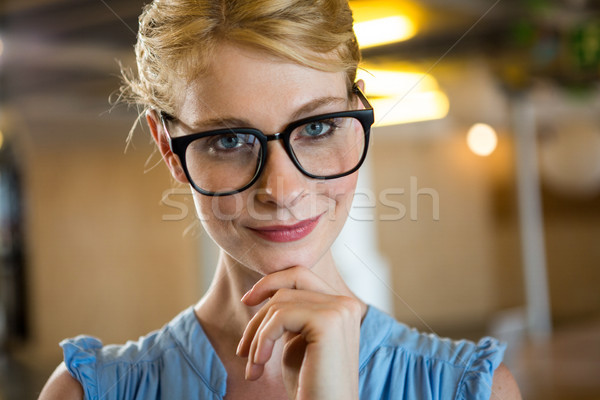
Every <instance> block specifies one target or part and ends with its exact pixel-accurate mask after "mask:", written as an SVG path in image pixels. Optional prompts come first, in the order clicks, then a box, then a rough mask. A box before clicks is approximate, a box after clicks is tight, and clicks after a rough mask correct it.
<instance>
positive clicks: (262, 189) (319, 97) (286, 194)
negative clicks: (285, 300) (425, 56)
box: [169, 45, 357, 274]
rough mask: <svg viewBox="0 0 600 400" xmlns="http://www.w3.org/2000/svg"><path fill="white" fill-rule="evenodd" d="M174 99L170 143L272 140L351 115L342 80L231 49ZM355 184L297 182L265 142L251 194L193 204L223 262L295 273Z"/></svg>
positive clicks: (317, 252) (330, 236) (280, 150)
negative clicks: (210, 138)
mask: <svg viewBox="0 0 600 400" xmlns="http://www.w3.org/2000/svg"><path fill="white" fill-rule="evenodd" d="M179 93H180V96H179V97H178V99H177V104H176V110H177V118H178V120H179V121H178V122H177V123H175V124H173V125H172V126H171V127H170V128H169V130H170V133H171V135H173V136H181V135H185V134H190V133H194V132H200V131H207V130H213V129H219V128H226V127H240V126H243V127H252V128H256V129H259V130H261V131H262V132H264V133H265V134H267V135H270V134H274V133H277V132H281V131H282V130H283V129H284V128H285V127H286V125H288V124H289V123H290V122H292V121H294V120H298V119H300V118H304V117H310V116H313V115H317V114H324V113H328V112H336V111H344V110H347V109H349V108H350V107H349V100H348V94H347V87H346V81H345V74H344V73H343V72H340V73H330V72H322V71H317V70H314V69H311V68H307V67H303V66H299V65H297V64H292V63H289V62H283V61H281V60H277V59H272V58H270V57H268V56H266V55H265V54H263V53H260V52H256V51H252V50H249V49H244V48H240V47H234V46H231V45H225V46H222V47H221V48H220V50H219V52H218V53H217V54H216V57H215V58H214V64H213V68H212V70H211V72H210V73H209V74H208V76H203V77H202V78H201V79H198V80H197V81H196V82H194V84H193V85H187V86H186V87H185V88H184V89H183V90H181V91H179ZM352 104H356V102H355V101H354V99H352ZM352 108H355V107H352ZM175 175H176V176H177V174H175ZM178 176H179V177H181V174H179V175H178ZM225 178H226V177H224V179H225ZM356 180H357V174H356V173H354V174H352V175H350V176H346V177H343V178H338V179H333V180H325V181H317V180H314V179H311V178H309V177H307V176H305V175H303V174H302V173H301V172H300V171H299V170H298V169H297V168H296V167H295V166H294V164H293V163H292V161H291V160H290V158H289V156H288V155H287V153H286V151H285V149H284V147H283V142H282V141H280V140H277V141H273V142H269V144H268V157H267V161H266V165H265V167H264V170H263V172H262V175H261V177H260V178H259V180H258V181H257V182H256V183H255V184H254V185H253V186H252V187H250V188H249V189H246V190H245V191H243V192H241V193H238V194H234V195H229V196H222V197H209V196H204V195H201V194H200V193H197V192H196V191H193V196H194V202H195V205H196V209H197V213H198V216H199V217H200V219H201V221H202V224H203V226H204V228H205V230H206V232H208V234H209V235H210V236H211V237H212V238H213V240H214V241H215V242H216V243H217V244H218V245H219V246H220V247H221V249H222V250H223V251H224V255H225V257H230V258H231V259H233V260H235V261H237V262H239V263H241V264H243V265H245V266H246V267H248V268H250V269H252V270H254V271H256V272H259V273H260V274H269V273H272V272H275V271H278V270H282V269H285V268H288V267H291V266H296V265H300V266H304V267H307V268H313V267H314V266H315V265H316V264H317V263H318V262H319V261H320V260H321V259H322V257H323V256H324V255H325V254H326V253H327V252H328V251H329V248H330V246H331V244H332V243H333V241H334V240H335V238H336V237H337V235H338V233H339V231H340V230H341V228H342V226H343V224H344V222H345V220H346V218H347V215H348V211H349V209H350V204H351V202H352V197H353V194H354V189H355V186H356ZM233 260H229V261H233Z"/></svg>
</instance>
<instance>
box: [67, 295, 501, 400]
mask: <svg viewBox="0 0 600 400" xmlns="http://www.w3.org/2000/svg"><path fill="white" fill-rule="evenodd" d="M60 345H61V346H62V348H63V351H64V357H65V364H66V365H67V368H68V370H69V372H70V373H71V375H73V377H75V378H76V379H77V380H78V381H79V382H81V384H82V386H83V390H84V393H85V398H86V399H87V400H113V399H114V400H117V399H118V400H150V399H152V400H154V399H169V400H171V399H173V400H175V399H186V400H187V399H202V400H204V399H211V400H212V399H214V400H216V399H222V398H223V396H225V393H226V390H227V385H226V383H227V372H226V371H225V368H224V366H223V364H222V363H221V361H220V360H219V358H218V356H217V354H216V353H215V351H214V349H213V347H212V345H211V344H210V342H209V341H208V338H207V337H206V335H205V333H204V331H203V330H202V326H201V325H200V323H199V322H198V320H197V319H196V316H195V314H194V310H193V308H192V307H190V308H188V309H186V310H185V311H183V312H182V313H181V314H179V315H178V316H177V317H175V319H173V320H172V321H171V322H169V323H168V324H167V325H165V326H164V327H163V328H162V329H161V330H158V331H155V332H152V333H150V334H149V335H147V336H144V337H141V338H140V339H139V340H138V341H135V342H133V341H129V342H127V343H126V344H124V345H108V346H103V345H102V343H101V342H100V341H99V340H98V339H96V338H93V337H90V336H78V337H76V338H73V339H66V340H63V341H62V342H61V343H60ZM504 350H505V345H504V344H501V343H499V342H498V341H497V340H496V339H493V338H489V337H487V338H484V339H482V340H481V341H479V343H477V344H475V343H473V342H470V341H465V340H462V341H451V340H449V339H441V338H439V337H437V336H435V335H432V334H423V333H419V332H417V331H416V330H414V329H411V328H409V327H407V326H406V325H403V324H401V323H399V322H397V321H396V320H394V319H393V318H392V317H390V316H389V315H387V314H385V313H383V312H382V311H379V310H378V309H376V308H374V307H372V306H369V308H368V311H367V314H366V316H365V318H364V320H363V323H362V325H361V328H360V356H359V361H360V366H359V368H360V369H359V374H360V381H359V382H360V383H359V384H360V399H361V400H367V399H394V400H396V399H416V400H427V399H455V400H459V399H476V400H488V399H489V398H490V394H491V386H492V375H493V373H494V370H495V369H496V368H497V367H498V365H499V364H500V362H501V360H502V356H503V353H504Z"/></svg>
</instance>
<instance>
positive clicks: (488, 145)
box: [467, 124, 498, 157]
mask: <svg viewBox="0 0 600 400" xmlns="http://www.w3.org/2000/svg"><path fill="white" fill-rule="evenodd" d="M467 144H468V145H469V149H471V151H472V152H473V153H475V154H477V155H478V156H482V157H486V156H489V155H490V154H492V153H493V152H494V150H496V146H498V135H497V134H496V131H495V130H494V128H492V127H491V126H489V125H487V124H475V125H473V126H472V127H471V129H470V130H469V133H468V135H467Z"/></svg>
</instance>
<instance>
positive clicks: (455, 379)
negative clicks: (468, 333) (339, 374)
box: [360, 308, 508, 400]
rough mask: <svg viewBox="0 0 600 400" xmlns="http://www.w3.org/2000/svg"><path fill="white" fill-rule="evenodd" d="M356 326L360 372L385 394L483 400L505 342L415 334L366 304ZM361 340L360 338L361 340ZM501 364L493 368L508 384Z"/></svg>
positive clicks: (499, 362)
mask: <svg viewBox="0 0 600 400" xmlns="http://www.w3.org/2000/svg"><path fill="white" fill-rule="evenodd" d="M364 322H365V324H366V325H367V326H365V327H364V329H363V327H362V326H361V334H362V333H363V332H364V333H365V336H364V337H362V336H361V354H360V359H361V374H362V379H363V381H364V382H363V383H364V385H365V387H369V388H370V389H369V390H375V391H377V390H379V389H377V388H385V393H383V392H382V393H380V394H381V395H384V397H386V396H387V397H390V396H391V397H394V398H395V397H402V396H405V397H409V398H437V397H436V395H435V393H437V394H439V393H455V394H456V398H457V399H477V400H484V399H485V400H487V399H489V398H490V394H491V392H492V384H493V377H494V376H495V371H496V370H497V369H498V368H499V366H500V365H501V362H502V358H503V356H504V351H505V348H506V345H505V344H503V343H501V342H499V341H498V340H496V339H494V338H491V337H486V338H483V339H481V340H480V341H479V342H472V341H469V340H451V339H447V338H442V337H439V336H437V335H435V334H428V333H423V332H419V331H418V330H416V329H414V328H410V327H408V326H406V325H405V324H402V323H400V322H398V321H396V320H395V319H394V318H392V317H391V316H389V315H387V314H385V313H383V312H381V311H379V310H376V309H374V308H370V310H369V312H368V314H367V317H366V318H365V321H364ZM363 340H364V342H363ZM504 372H505V371H504V367H503V368H502V369H501V370H500V372H498V376H499V377H500V378H498V379H500V381H501V382H502V383H503V385H507V382H508V381H506V379H507V378H506V377H505V373H504Z"/></svg>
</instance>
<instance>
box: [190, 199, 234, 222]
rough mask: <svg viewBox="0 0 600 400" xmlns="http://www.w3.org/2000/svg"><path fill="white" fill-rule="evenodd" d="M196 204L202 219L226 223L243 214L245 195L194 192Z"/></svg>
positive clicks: (197, 211)
mask: <svg viewBox="0 0 600 400" xmlns="http://www.w3.org/2000/svg"><path fill="white" fill-rule="evenodd" d="M194 204H195V206H196V213H197V214H198V217H199V218H200V220H201V221H206V222H211V223H218V222H221V223H225V222H229V221H232V220H234V219H236V218H238V217H239V216H240V215H241V214H242V212H243V211H244V206H245V197H244V196H243V195H242V194H237V195H232V196H224V197H218V196H214V197H211V196H203V195H201V194H199V193H194Z"/></svg>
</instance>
